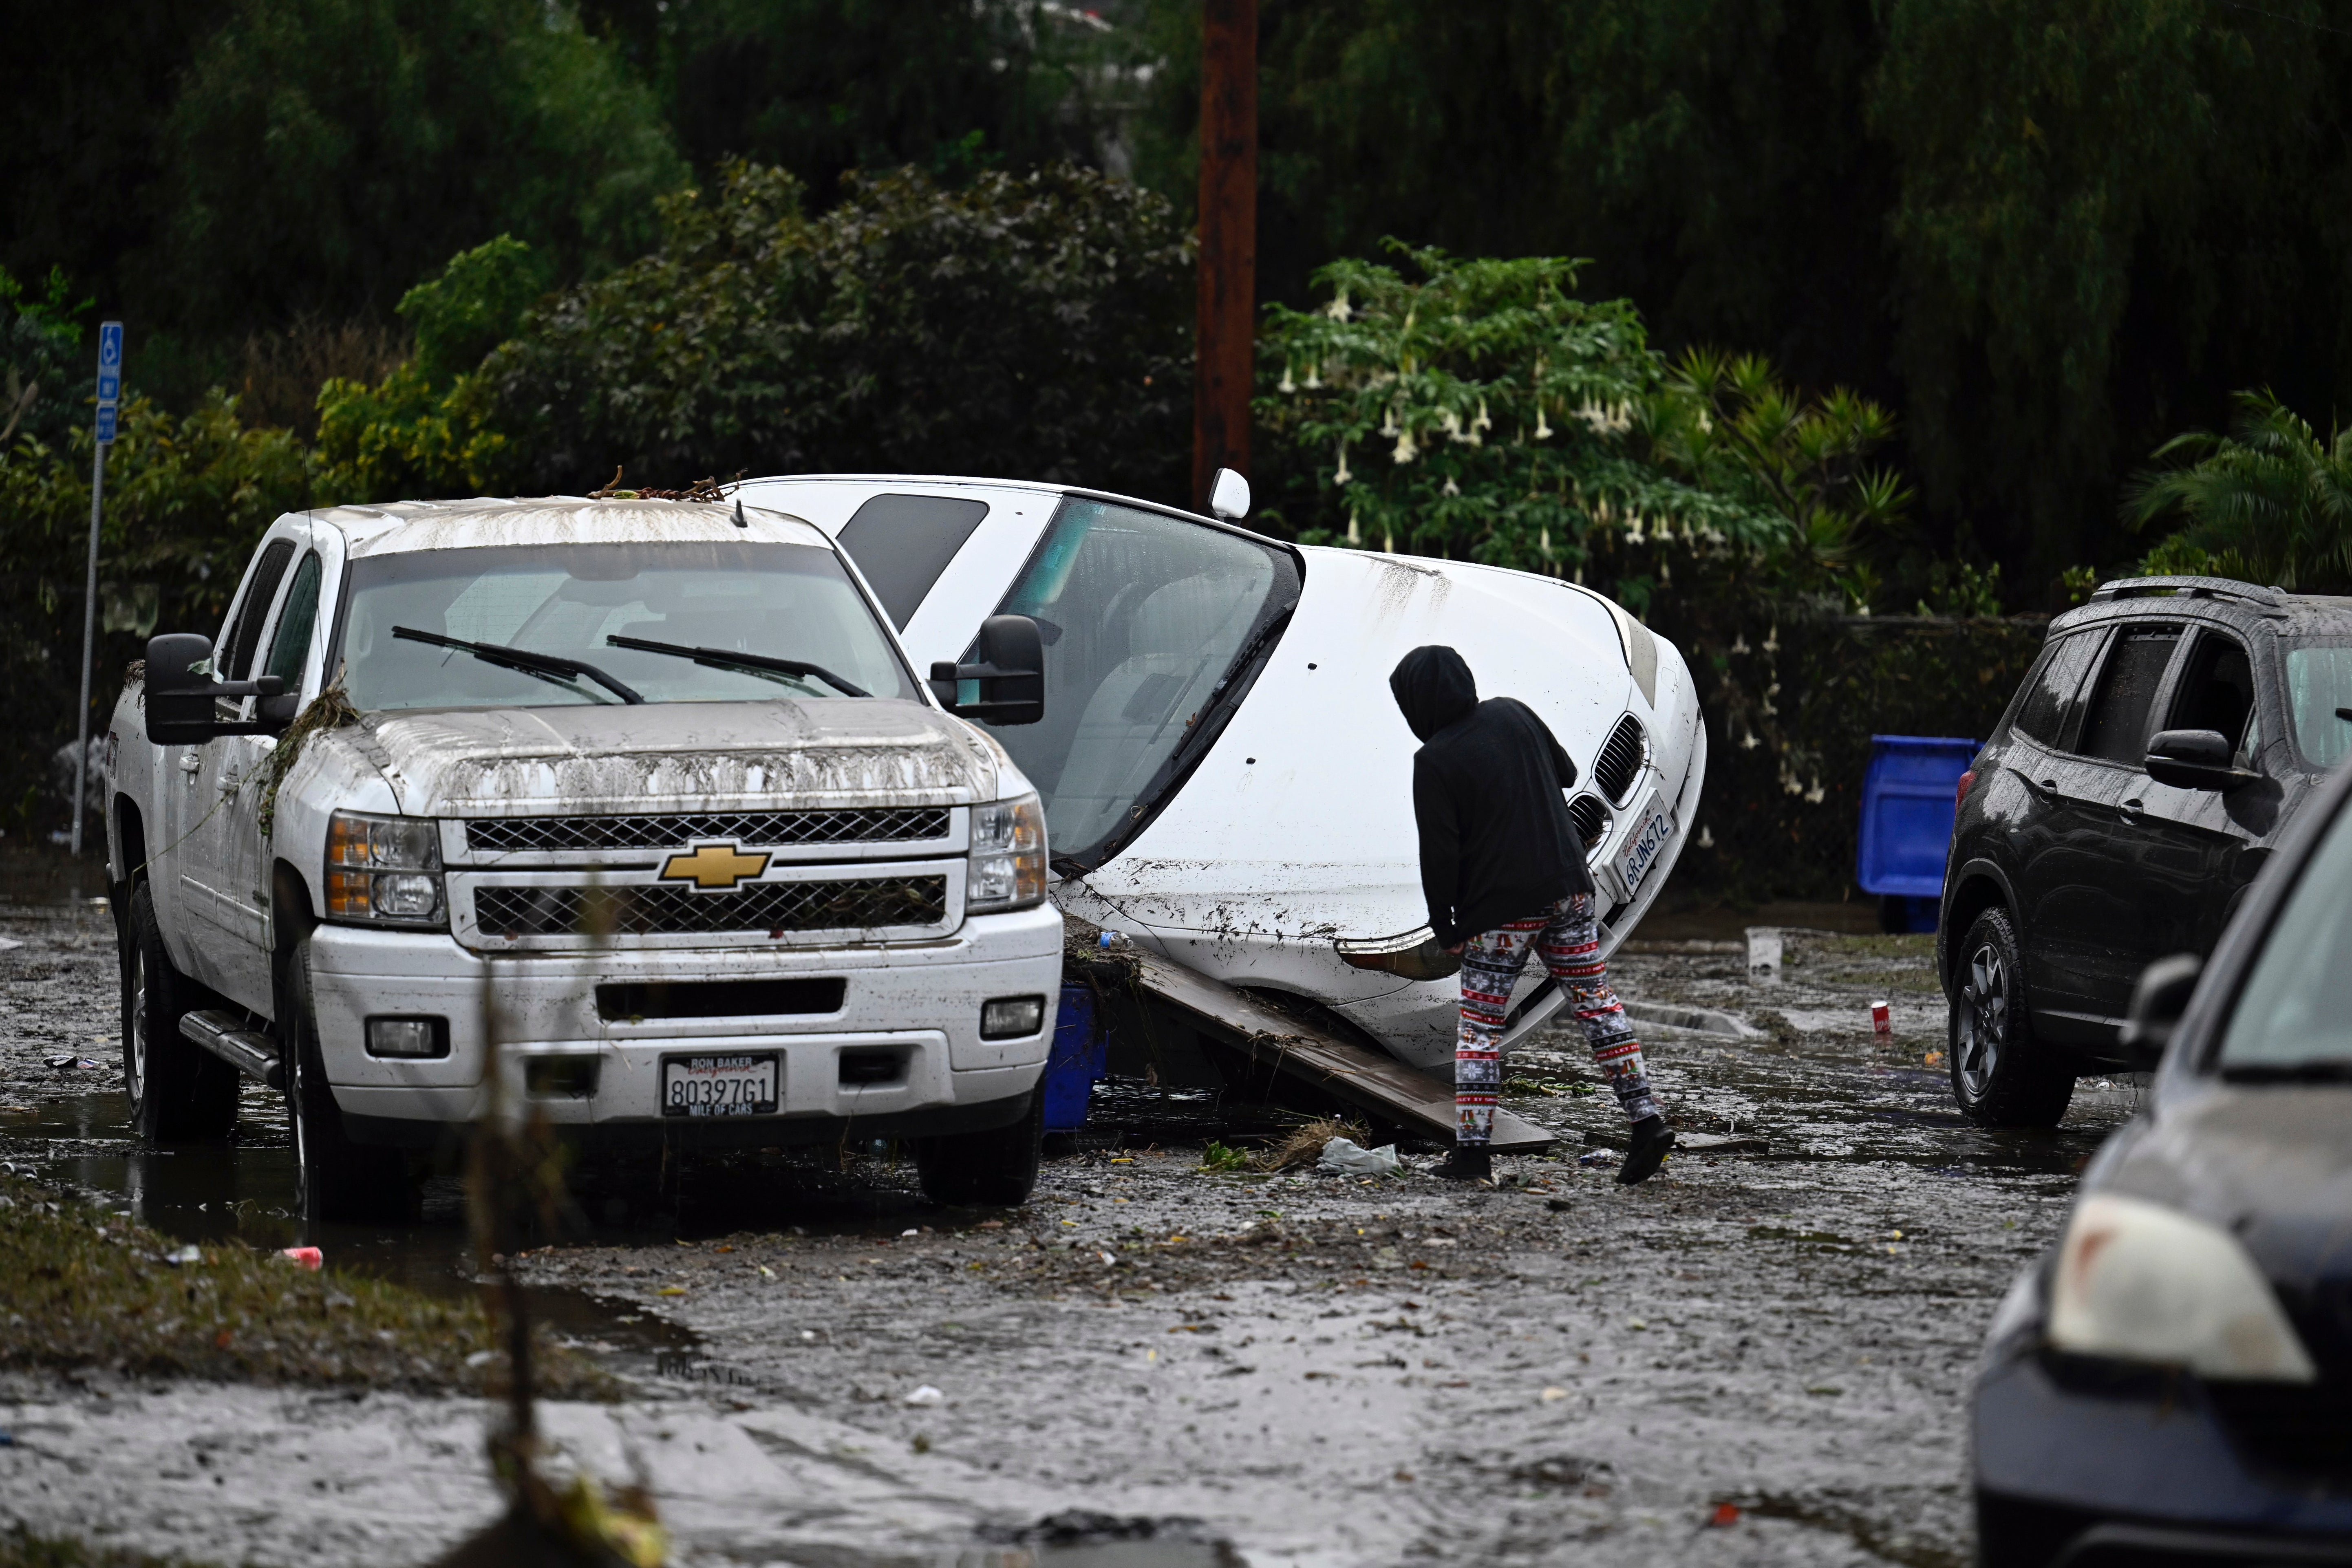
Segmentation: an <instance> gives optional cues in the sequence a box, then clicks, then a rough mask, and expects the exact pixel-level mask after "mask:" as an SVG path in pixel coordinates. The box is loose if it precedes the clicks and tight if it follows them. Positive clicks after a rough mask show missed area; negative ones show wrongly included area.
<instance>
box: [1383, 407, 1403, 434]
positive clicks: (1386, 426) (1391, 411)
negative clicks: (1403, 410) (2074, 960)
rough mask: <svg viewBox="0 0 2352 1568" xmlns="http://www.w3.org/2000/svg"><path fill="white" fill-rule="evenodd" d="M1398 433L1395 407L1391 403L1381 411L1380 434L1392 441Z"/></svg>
mask: <svg viewBox="0 0 2352 1568" xmlns="http://www.w3.org/2000/svg"><path fill="white" fill-rule="evenodd" d="M1398 433H1399V432H1398V430H1397V405H1395V404H1393V403H1391V404H1390V405H1388V406H1387V407H1386V408H1383V409H1381V435H1383V436H1386V437H1389V438H1390V439H1391V440H1393V439H1395V438H1396V437H1397V435H1398Z"/></svg>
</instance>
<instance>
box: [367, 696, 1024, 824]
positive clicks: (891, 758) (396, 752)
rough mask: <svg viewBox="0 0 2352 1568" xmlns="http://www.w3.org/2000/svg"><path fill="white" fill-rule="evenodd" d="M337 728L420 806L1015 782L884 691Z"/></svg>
mask: <svg viewBox="0 0 2352 1568" xmlns="http://www.w3.org/2000/svg"><path fill="white" fill-rule="evenodd" d="M337 733H338V739H341V740H343V741H345V742H347V743H349V744H351V745H352V746H353V747H354V748H355V749H357V750H358V751H359V752H361V753H362V755H363V756H364V757H365V758H366V760H367V761H368V762H369V763H373V765H374V766H375V768H376V769H377V771H379V772H380V773H383V777H384V778H385V780H386V782H388V783H389V784H391V785H392V788H393V792H394V795H395V796H396V797H397V798H398V801H399V805H400V810H401V811H402V812H404V813H405V814H407V815H409V816H467V817H480V816H530V815H537V814H542V813H590V812H593V813H600V814H602V813H620V812H649V811H759V810H765V811H774V810H796V809H804V808H826V807H843V806H866V805H960V804H963V803H967V802H971V801H976V800H992V799H995V798H997V797H998V795H999V793H1000V783H1002V784H1004V785H1006V786H1008V787H1017V781H1018V774H1017V773H1015V771H1014V770H1013V767H1012V765H1011V763H1010V762H1009V761H1008V760H1007V759H1006V758H1005V756H1004V754H1003V751H1002V750H1001V749H1000V748H999V747H998V746H997V745H996V743H995V742H993V741H991V740H989V739H988V738H986V737H985V736H983V735H982V734H981V733H980V732H979V731H976V730H974V729H973V728H972V727H971V726H970V725H968V724H965V723H963V722H962V721H960V720H956V719H951V718H950V717H948V716H947V715H945V714H943V713H940V711H938V710H935V709H932V708H929V707H926V706H924V705H923V704H921V703H919V702H908V701H900V700H888V699H880V698H877V699H872V700H840V699H835V700H809V701H794V700H789V699H785V700H772V701H765V702H665V703H648V704H645V705H643V706H634V705H633V706H629V707H594V708H591V707H572V706H564V707H548V708H492V709H473V710H433V711H424V712H391V713H373V714H367V715H363V716H362V720H361V721H360V723H359V724H358V725H355V726H352V727H351V728H349V729H346V730H343V731H338V732H337Z"/></svg>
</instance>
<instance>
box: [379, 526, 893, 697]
mask: <svg viewBox="0 0 2352 1568" xmlns="http://www.w3.org/2000/svg"><path fill="white" fill-rule="evenodd" d="M395 628H405V629H406V630H407V631H409V632H411V633H416V632H423V633H426V634H428V635H429V636H430V637H436V638H446V639H454V640H457V641H461V642H469V643H479V644H485V645H491V646H494V647H499V648H509V649H513V650H515V651H516V652H517V653H518V654H522V655H541V656H551V657H552V658H555V659H558V660H564V661H572V662H574V663H577V664H585V665H593V666H594V667H595V668H596V669H597V670H599V671H602V672H604V673H605V674H608V675H610V676H612V677H614V679H617V680H619V681H621V682H623V683H624V684H625V687H626V688H627V689H629V690H631V691H633V692H635V693H639V694H642V696H643V697H644V700H646V701H647V702H758V701H764V700H772V699H774V698H779V697H789V698H793V699H795V700H810V699H820V698H839V697H842V696H843V695H845V693H844V692H843V691H842V690H841V689H839V688H838V687H837V686H836V685H835V684H833V683H831V682H829V681H827V680H826V679H824V676H822V675H818V674H806V675H799V674H793V673H790V672H786V671H782V670H764V671H762V670H753V669H747V668H717V667H714V666H713V665H710V664H701V663H697V662H695V660H694V659H692V658H681V657H678V656H677V655H674V654H668V653H657V652H653V651H649V650H647V649H645V648H641V647H638V648H633V647H626V646H620V645H616V644H614V643H613V642H612V641H610V640H609V639H611V638H614V637H620V638H624V639H628V640H633V641H636V642H640V643H666V644H671V645H674V646H677V647H686V648H692V649H708V650H712V651H715V652H718V653H721V654H728V653H732V654H749V655H752V656H756V657H764V658H772V659H777V660H782V661H785V662H788V663H793V664H795V665H799V666H803V667H805V668H811V669H815V670H823V671H825V672H829V673H832V674H836V675H838V676H840V677H842V678H843V679H846V680H847V681H848V682H849V683H851V684H852V685H854V686H856V687H857V688H859V689H862V690H863V691H865V692H868V693H871V694H873V695H875V696H877V697H903V698H908V699H912V698H914V697H915V695H916V692H915V688H914V684H913V681H912V679H911V678H910V677H909V676H908V673H907V670H906V668H905V665H904V664H903V662H902V661H901V660H900V659H899V658H898V653H897V651H896V650H895V649H893V648H892V647H891V646H890V642H889V638H888V637H887V636H886V635H885V634H884V632H883V631H882V629H881V627H880V626H878V625H877V623H876V620H875V616H874V613H873V611H872V610H871V609H869V608H868V607H867V605H866V600H865V598H864V597H863V596H862V595H860V594H859V593H858V592H857V589H856V585H855V584H852V583H851V582H850V579H849V574H848V573H847V572H845V571H844V570H843V569H842V564H841V562H840V561H839V560H838V559H837V558H836V557H835V555H834V553H833V552H831V551H829V550H825V549H824V548H822V547H820V546H817V545H813V544H770V543H758V542H749V541H747V542H742V543H740V544H738V543H732V542H727V543H660V544H574V545H569V546H563V547H559V548H553V549H551V548H549V547H547V546H544V545H529V546H523V545H516V546H506V545H499V546H492V547H487V548H483V549H478V550H422V551H415V552H408V553H405V554H399V555H381V556H373V557H368V558H364V559H362V560H360V561H358V562H355V563H353V564H352V598H351V616H350V619H349V621H348V622H347V623H346V627H345V630H344V634H343V642H342V647H343V655H342V657H343V662H344V666H345V677H344V679H345V682H346V684H347V686H348V688H349V689H350V692H351V699H352V706H354V707H356V708H358V709H360V710H362V711H363V712H367V711H376V710H383V709H396V708H533V707H545V706H549V705H554V704H578V703H583V702H615V701H618V700H620V699H619V698H618V697H616V696H615V695H614V691H613V690H612V689H610V688H609V687H608V686H607V685H606V684H604V683H603V682H600V681H598V680H596V679H593V678H591V677H589V676H586V675H581V676H578V677H575V678H572V679H564V678H562V677H560V676H551V675H549V674H547V673H545V672H544V671H541V672H540V673H532V672H530V671H528V670H524V669H520V668H513V667H512V666H511V665H507V664H499V663H495V662H492V661H491V660H490V659H488V658H480V657H477V656H476V655H474V654H471V653H467V652H465V651H463V650H462V649H458V648H453V647H446V646H442V645H441V644H440V643H438V642H434V641H427V640H421V639H418V638H416V637H413V636H412V637H395V636H394V629H395Z"/></svg>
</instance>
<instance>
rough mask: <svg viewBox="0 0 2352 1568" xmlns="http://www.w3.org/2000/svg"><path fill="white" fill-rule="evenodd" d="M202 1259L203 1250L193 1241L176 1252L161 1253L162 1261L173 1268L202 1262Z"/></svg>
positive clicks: (203, 1258) (203, 1257)
mask: <svg viewBox="0 0 2352 1568" xmlns="http://www.w3.org/2000/svg"><path fill="white" fill-rule="evenodd" d="M204 1260H205V1255H204V1252H203V1251H202V1249H200V1248H199V1247H197V1246H196V1244H195V1243H194V1242H193V1241H192V1242H190V1243H188V1244H187V1245H186V1246H185V1247H181V1248H180V1249H179V1250H178V1251H176V1252H167V1253H165V1254H163V1261H164V1262H166V1263H168V1264H170V1265H171V1266H172V1267H173V1268H184V1267H186V1266H187V1265H189V1264H191V1263H202V1262H203V1261H204Z"/></svg>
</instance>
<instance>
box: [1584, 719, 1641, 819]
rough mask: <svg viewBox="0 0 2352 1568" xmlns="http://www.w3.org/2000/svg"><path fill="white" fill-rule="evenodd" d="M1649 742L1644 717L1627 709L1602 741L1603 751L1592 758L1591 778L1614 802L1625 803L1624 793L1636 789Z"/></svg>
mask: <svg viewBox="0 0 2352 1568" xmlns="http://www.w3.org/2000/svg"><path fill="white" fill-rule="evenodd" d="M1647 749H1648V748H1647V745H1646V743H1645V742H1644V740H1643V735H1642V721H1640V720H1639V719H1636V718H1634V717H1633V715H1632V714H1631V713H1628V714H1626V715H1625V717H1623V718H1622V719H1620V720H1618V721H1617V728H1615V729H1614V730H1612V731H1609V739H1607V740H1606V741H1603V742H1601V754H1600V755H1599V756H1598V757H1595V758H1594V759H1593V760H1592V782H1593V783H1594V784H1597V785H1599V786H1600V789H1601V794H1602V795H1607V796H1608V797H1609V801H1610V804H1611V805H1624V804H1625V797H1626V796H1627V795H1631V794H1633V783H1634V781H1635V780H1637V779H1639V778H1640V777H1641V776H1642V763H1643V752H1644V751H1646V750H1647Z"/></svg>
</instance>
